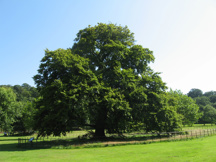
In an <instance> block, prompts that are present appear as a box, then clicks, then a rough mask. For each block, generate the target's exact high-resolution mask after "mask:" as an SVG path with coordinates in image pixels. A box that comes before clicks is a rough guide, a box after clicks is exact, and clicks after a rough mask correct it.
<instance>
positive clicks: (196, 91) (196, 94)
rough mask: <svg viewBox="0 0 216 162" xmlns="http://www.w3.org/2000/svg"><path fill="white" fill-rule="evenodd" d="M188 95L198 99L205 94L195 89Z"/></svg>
mask: <svg viewBox="0 0 216 162" xmlns="http://www.w3.org/2000/svg"><path fill="white" fill-rule="evenodd" d="M187 95H188V97H191V98H196V97H201V96H202V95H203V92H202V91H201V90H200V89H196V88H193V89H191V90H190V91H189V92H188V94H187Z"/></svg>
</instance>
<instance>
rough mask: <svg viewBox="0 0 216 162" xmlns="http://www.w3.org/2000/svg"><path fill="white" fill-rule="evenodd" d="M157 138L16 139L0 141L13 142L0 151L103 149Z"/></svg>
mask: <svg viewBox="0 0 216 162" xmlns="http://www.w3.org/2000/svg"><path fill="white" fill-rule="evenodd" d="M159 138H160V137H158V136H144V137H137V136H132V137H125V136H124V137H123V136H122V137H106V138H97V139H96V138H90V139H78V138H65V139H64V138H63V139H54V140H53V139H45V140H36V139H34V140H33V142H29V140H26V141H25V142H23V143H19V144H18V139H3V140H2V141H4V142H6V141H14V143H11V144H1V146H0V151H28V150H37V149H50V148H80V147H81V148H85V147H103V146H108V145H118V144H124V143H125V144H127V143H128V144H129V143H144V142H145V141H149V140H153V139H159Z"/></svg>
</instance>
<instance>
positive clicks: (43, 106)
mask: <svg viewBox="0 0 216 162" xmlns="http://www.w3.org/2000/svg"><path fill="white" fill-rule="evenodd" d="M154 59H155V58H154V56H153V52H152V51H151V50H149V49H148V48H143V47H142V46H141V45H137V44H135V39H134V34H133V33H132V32H131V31H130V30H129V29H128V27H127V26H125V27H122V26H118V25H115V24H103V23H99V24H98V25H96V26H93V27H92V26H88V27H87V28H85V29H82V30H80V31H79V32H78V33H77V37H76V38H75V42H74V44H73V46H72V48H69V49H66V50H65V49H57V50H55V51H49V50H46V51H45V56H44V57H43V58H42V60H41V64H40V67H39V69H38V74H37V75H35V76H34V80H35V83H36V85H37V89H38V91H39V93H40V98H39V99H38V101H37V103H36V108H37V110H36V115H35V121H36V122H35V129H36V130H38V131H39V135H42V136H45V135H51V134H53V135H61V134H63V135H64V134H65V133H66V132H67V131H70V130H72V128H73V127H82V126H90V127H92V128H94V129H95V136H96V137H104V136H105V131H106V132H108V133H122V132H125V131H132V130H139V129H143V130H145V131H146V132H149V131H156V132H162V131H173V130H175V129H178V128H180V127H181V125H182V120H183V119H184V120H185V123H183V124H188V123H190V124H192V123H194V122H196V120H197V118H198V116H199V115H197V108H198V107H197V106H196V104H195V103H194V101H193V100H192V99H190V98H189V97H187V96H185V95H183V94H180V93H177V94H176V93H171V92H170V93H167V92H165V90H166V89H167V87H166V85H165V83H164V82H163V81H162V80H161V78H160V76H159V74H160V73H157V72H154V71H153V70H152V69H151V68H150V66H149V64H150V63H152V62H154ZM178 100H180V101H178ZM178 104H181V106H178ZM184 104H186V106H184ZM181 109H185V110H181ZM193 113H195V115H193Z"/></svg>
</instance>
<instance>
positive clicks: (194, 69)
mask: <svg viewBox="0 0 216 162" xmlns="http://www.w3.org/2000/svg"><path fill="white" fill-rule="evenodd" d="M98 22H102V23H110V22H111V23H115V24H118V25H122V26H125V25H127V26H128V28H129V29H130V30H131V31H132V32H134V33H135V39H136V43H137V44H140V45H142V46H143V47H145V48H149V49H150V50H152V51H153V52H154V56H155V57H156V60H155V62H154V64H152V65H151V67H152V68H153V69H154V71H156V72H162V74H161V77H162V79H163V81H164V82H166V83H167V86H168V87H169V88H172V89H174V90H175V89H179V90H181V91H182V92H183V93H187V92H189V90H190V89H192V88H199V89H201V90H202V91H203V92H206V91H210V90H216V75H215V69H216V63H215V62H216V50H215V47H216V1H215V0H163V1H162V0H79V1H78V0H30V1H28V0H20V1H17V0H0V76H1V77H0V85H3V84H10V85H16V84H19V85H21V84H23V83H28V84H30V85H32V86H34V81H33V79H32V77H33V76H34V75H36V74H37V69H38V67H39V64H40V60H41V59H42V57H43V56H44V50H45V49H46V48H48V49H49V50H56V49H58V48H64V49H66V48H69V47H72V45H73V40H74V38H75V37H76V33H77V32H78V31H79V30H80V29H83V28H85V27H87V26H88V25H92V26H94V25H96V24H97V23H98Z"/></svg>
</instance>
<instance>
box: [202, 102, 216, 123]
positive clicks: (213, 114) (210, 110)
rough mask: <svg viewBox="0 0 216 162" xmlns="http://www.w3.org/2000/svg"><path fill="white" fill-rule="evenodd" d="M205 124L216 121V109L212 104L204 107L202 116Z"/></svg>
mask: <svg viewBox="0 0 216 162" xmlns="http://www.w3.org/2000/svg"><path fill="white" fill-rule="evenodd" d="M201 120H202V122H203V124H206V123H211V124H215V122H216V109H215V108H214V107H212V106H211V105H206V106H205V107H204V109H203V117H202V118H201Z"/></svg>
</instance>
